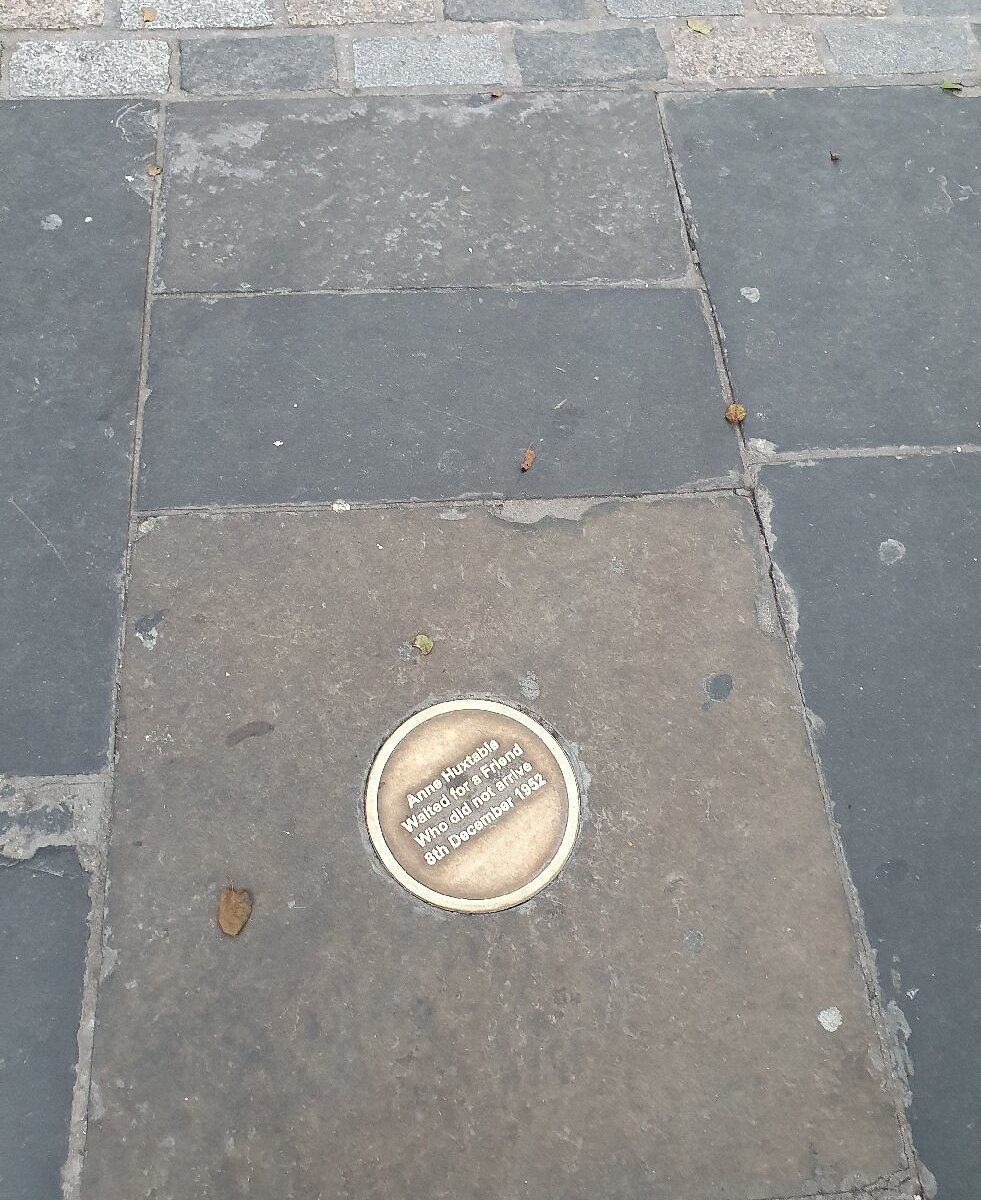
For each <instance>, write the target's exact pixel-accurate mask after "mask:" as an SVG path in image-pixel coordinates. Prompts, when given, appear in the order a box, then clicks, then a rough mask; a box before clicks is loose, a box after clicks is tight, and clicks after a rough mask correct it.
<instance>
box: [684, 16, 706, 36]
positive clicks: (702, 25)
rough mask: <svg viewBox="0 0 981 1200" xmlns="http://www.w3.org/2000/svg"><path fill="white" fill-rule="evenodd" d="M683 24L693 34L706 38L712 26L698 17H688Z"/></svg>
mask: <svg viewBox="0 0 981 1200" xmlns="http://www.w3.org/2000/svg"><path fill="white" fill-rule="evenodd" d="M685 24H686V25H687V26H688V28H689V29H691V30H692V31H693V32H694V33H700V34H701V35H702V37H708V35H709V34H710V33H711V32H712V26H711V25H710V24H709V23H708V21H703V20H702V19H701V18H700V17H689V19H688V20H687V21H686V22H685Z"/></svg>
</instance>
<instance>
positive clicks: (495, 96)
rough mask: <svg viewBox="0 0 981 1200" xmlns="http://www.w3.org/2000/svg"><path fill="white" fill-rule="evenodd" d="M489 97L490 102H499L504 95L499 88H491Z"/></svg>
mask: <svg viewBox="0 0 981 1200" xmlns="http://www.w3.org/2000/svg"><path fill="white" fill-rule="evenodd" d="M490 95H491V99H492V100H500V98H501V97H502V96H503V95H504V93H503V92H502V91H501V89H500V88H491V94H490Z"/></svg>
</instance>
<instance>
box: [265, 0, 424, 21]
mask: <svg viewBox="0 0 981 1200" xmlns="http://www.w3.org/2000/svg"><path fill="white" fill-rule="evenodd" d="M286 11H287V14H288V16H289V22H290V24H291V25H359V24H369V23H371V22H380V21H381V22H408V21H435V20H436V18H437V16H438V15H439V13H438V11H437V4H436V0H286Z"/></svg>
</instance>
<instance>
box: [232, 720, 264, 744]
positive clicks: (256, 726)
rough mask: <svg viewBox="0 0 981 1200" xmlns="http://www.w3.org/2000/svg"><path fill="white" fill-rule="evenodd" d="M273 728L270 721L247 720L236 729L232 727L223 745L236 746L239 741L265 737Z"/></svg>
mask: <svg viewBox="0 0 981 1200" xmlns="http://www.w3.org/2000/svg"><path fill="white" fill-rule="evenodd" d="M275 728H276V726H275V725H273V723H272V722H271V721H249V722H248V723H247V724H245V725H239V727H238V729H233V730H232V732H231V733H230V734H229V735H228V736H227V737H226V738H225V745H226V746H237V745H238V744H239V742H244V741H247V740H248V739H249V738H254V737H265V736H266V734H267V733H272V731H273V730H274V729H275Z"/></svg>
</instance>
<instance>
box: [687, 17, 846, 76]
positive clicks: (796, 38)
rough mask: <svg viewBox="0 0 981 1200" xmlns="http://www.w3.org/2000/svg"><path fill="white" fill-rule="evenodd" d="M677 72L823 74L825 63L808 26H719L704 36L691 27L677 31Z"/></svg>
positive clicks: (773, 74)
mask: <svg viewBox="0 0 981 1200" xmlns="http://www.w3.org/2000/svg"><path fill="white" fill-rule="evenodd" d="M674 55H675V61H676V63H677V68H678V73H679V74H680V75H682V76H685V77H686V78H695V77H697V76H706V75H707V76H712V77H714V78H717V79H730V78H731V79H735V78H740V77H743V78H745V77H749V78H751V79H756V78H760V79H764V78H777V77H786V76H794V75H823V74H824V65H823V64H822V62H821V58H820V55H819V54H818V51H817V45H816V44H815V41H814V38H813V36H812V34H811V33H810V31H809V30H806V29H798V28H796V27H793V26H788V27H786V28H777V27H771V28H765V29H764V28H758V29H733V28H722V27H719V28H716V29H713V30H712V33H711V34H710V35H709V36H708V37H705V36H704V35H703V34H700V33H695V32H694V31H693V30H691V29H677V30H675V32H674Z"/></svg>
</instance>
